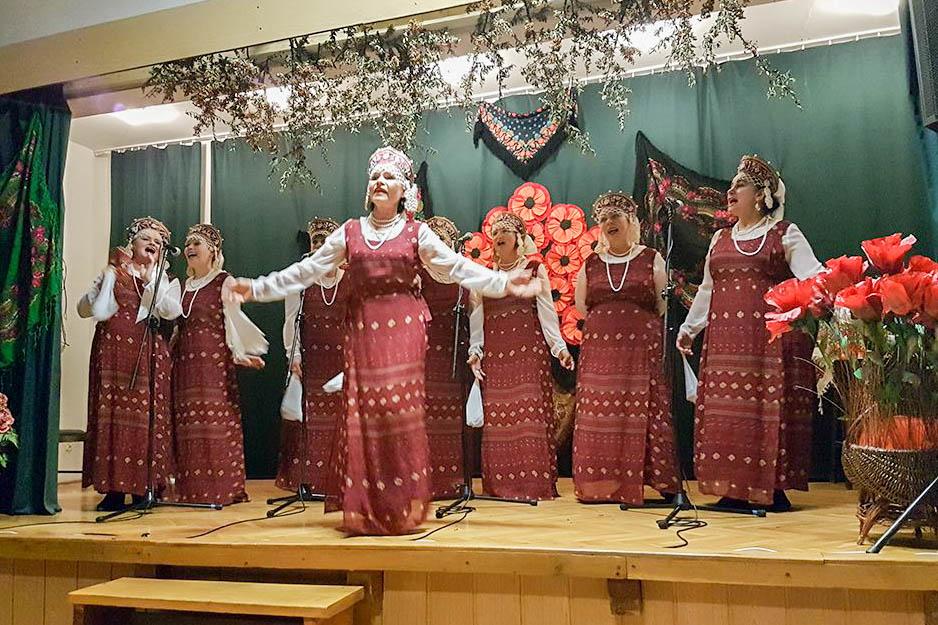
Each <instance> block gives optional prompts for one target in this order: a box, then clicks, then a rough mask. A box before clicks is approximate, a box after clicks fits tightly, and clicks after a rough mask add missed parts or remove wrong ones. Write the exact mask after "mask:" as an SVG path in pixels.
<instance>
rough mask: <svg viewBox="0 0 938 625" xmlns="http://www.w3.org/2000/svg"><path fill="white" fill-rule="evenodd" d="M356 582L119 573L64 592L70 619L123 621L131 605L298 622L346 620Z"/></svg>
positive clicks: (336, 624) (320, 624)
mask: <svg viewBox="0 0 938 625" xmlns="http://www.w3.org/2000/svg"><path fill="white" fill-rule="evenodd" d="M364 596H365V591H364V589H363V588H362V587H361V586H318V585H315V586H314V585H308V584H260V583H254V582H215V581H203V580H181V579H145V578H138V577H122V578H121V579H115V580H113V581H110V582H105V583H103V584H97V585H95V586H89V587H88V588H81V589H79V590H75V591H72V592H70V593H69V595H68V598H69V601H71V603H72V605H73V606H74V619H75V620H74V623H75V625H105V624H108V625H110V624H116V623H129V622H130V621H131V618H132V612H133V611H134V610H169V611H176V612H198V613H202V614H236V615H246V616H247V615H250V616H270V617H274V616H276V617H293V618H296V619H301V621H300V622H302V623H303V624H304V625H314V624H315V625H351V623H352V608H353V607H354V606H355V604H356V603H358V602H359V601H361V600H362V599H363V598H364Z"/></svg>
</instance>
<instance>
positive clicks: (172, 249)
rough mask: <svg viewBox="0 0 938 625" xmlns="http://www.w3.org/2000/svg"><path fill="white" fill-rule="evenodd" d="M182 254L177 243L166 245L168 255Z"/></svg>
mask: <svg viewBox="0 0 938 625" xmlns="http://www.w3.org/2000/svg"><path fill="white" fill-rule="evenodd" d="M180 254H182V250H181V249H179V248H178V247H176V246H175V245H167V246H166V255H167V256H179V255H180Z"/></svg>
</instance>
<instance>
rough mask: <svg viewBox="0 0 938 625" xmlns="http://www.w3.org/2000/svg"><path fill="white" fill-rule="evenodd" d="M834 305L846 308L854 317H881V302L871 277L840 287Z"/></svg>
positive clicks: (872, 318) (872, 319)
mask: <svg viewBox="0 0 938 625" xmlns="http://www.w3.org/2000/svg"><path fill="white" fill-rule="evenodd" d="M834 305H835V306H836V307H837V308H846V309H847V310H849V311H850V312H851V313H853V316H854V317H856V318H857V319H862V320H864V321H879V320H881V319H882V318H883V303H882V301H881V300H880V296H879V293H877V290H876V281H875V280H873V279H872V278H866V279H865V280H863V282H860V283H858V284H854V285H853V286H848V287H847V288H845V289H841V291H840V293H838V294H837V299H836V300H835V302H834Z"/></svg>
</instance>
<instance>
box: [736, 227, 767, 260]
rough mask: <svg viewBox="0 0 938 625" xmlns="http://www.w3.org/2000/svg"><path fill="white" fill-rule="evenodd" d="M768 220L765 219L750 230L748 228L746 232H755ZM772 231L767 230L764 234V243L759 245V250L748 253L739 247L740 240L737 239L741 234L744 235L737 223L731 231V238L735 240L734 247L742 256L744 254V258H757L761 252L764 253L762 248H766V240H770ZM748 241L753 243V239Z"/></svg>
mask: <svg viewBox="0 0 938 625" xmlns="http://www.w3.org/2000/svg"><path fill="white" fill-rule="evenodd" d="M766 219H767V218H765V217H763V218H762V220H761V221H759V223H757V224H756V225H754V226H752V227H750V228H746V230H745V231H746V232H752V231H753V230H755V229H756V228H758V227H759V226H761V225H763V224H764V223H765V221H766ZM770 229H771V228H770ZM770 229H767V230H766V231H765V232H764V233H763V234H762V241H761V242H760V243H759V247H757V248H756V249H755V251H752V252H747V251H745V250H743V249H742V248H741V247H739V241H738V239H737V238H736V237H737V236H739V235H740V234H742V232H743V231H742V230H741V229H740V228H739V224H738V223H737V224H736V225H735V226H733V229H732V230H731V231H730V238H731V239H733V247H735V248H736V251H737V252H739V253H740V254H742V255H743V256H755V255H756V254H758V253H759V252H761V251H762V248H763V247H764V246H765V240H766V238H768V236H769V230H770ZM746 240H747V241H752V240H753V239H746Z"/></svg>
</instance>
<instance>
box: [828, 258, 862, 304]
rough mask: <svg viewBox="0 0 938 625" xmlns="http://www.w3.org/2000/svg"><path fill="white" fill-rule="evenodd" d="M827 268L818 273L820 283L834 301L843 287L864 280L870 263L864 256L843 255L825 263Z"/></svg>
mask: <svg viewBox="0 0 938 625" xmlns="http://www.w3.org/2000/svg"><path fill="white" fill-rule="evenodd" d="M824 266H825V267H826V269H825V270H824V271H823V272H821V273H820V274H819V275H818V284H819V285H820V286H821V288H822V289H823V290H824V293H825V295H826V296H827V297H828V298H829V299H830V300H831V301H833V300H834V299H835V298H836V297H837V294H838V293H840V291H841V290H842V289H845V288H847V287H848V286H853V285H854V284H856V283H857V282H860V281H861V280H863V274H864V273H866V269H867V267H869V264H868V263H867V262H866V261H865V260H863V257H862V256H841V257H839V258H832V259H830V260H829V261H827V262H826V263H824Z"/></svg>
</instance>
